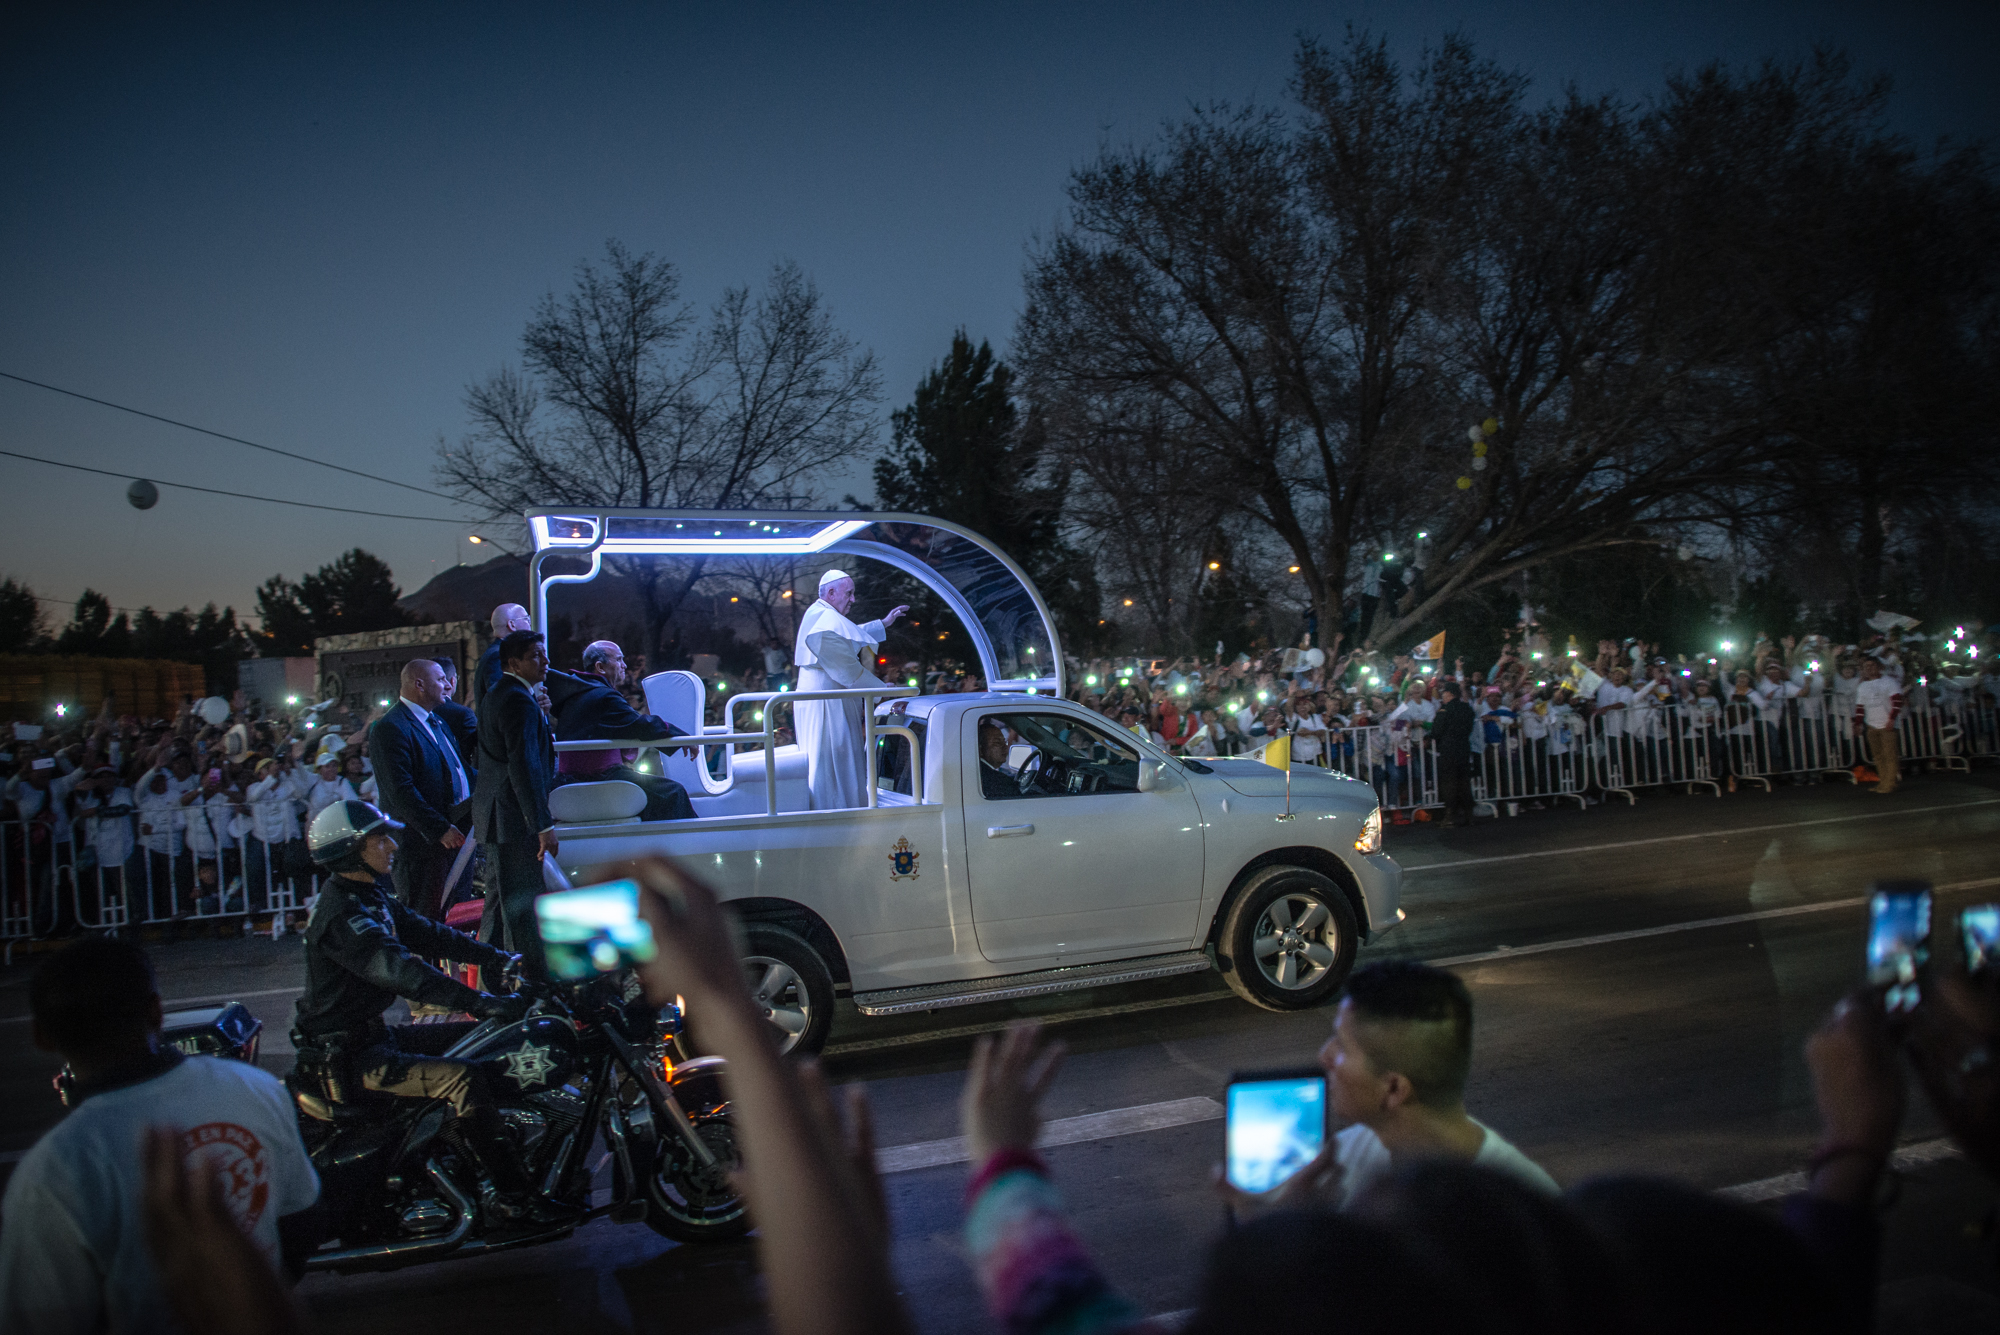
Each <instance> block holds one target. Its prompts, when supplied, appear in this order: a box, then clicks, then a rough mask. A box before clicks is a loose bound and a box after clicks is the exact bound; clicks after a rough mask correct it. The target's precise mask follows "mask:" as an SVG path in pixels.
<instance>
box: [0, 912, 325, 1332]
mask: <svg viewBox="0 0 2000 1335" xmlns="http://www.w3.org/2000/svg"><path fill="white" fill-rule="evenodd" d="M28 1004H29V1009H30V1012H31V1014H32V1017H33V1024H34V1031H33V1032H34V1042H35V1046H37V1047H39V1048H42V1049H44V1050H45V1051H50V1052H55V1053H57V1054H59V1055H60V1056H61V1057H62V1058H63V1060H64V1061H65V1062H66V1063H67V1064H68V1066H69V1068H70V1073H71V1076H72V1080H73V1084H72V1086H71V1090H70V1094H69V1102H70V1112H69V1115H68V1116H67V1117H65V1118H64V1119H63V1120H62V1121H61V1122H60V1123H58V1124H57V1125H56V1127H55V1128H54V1129H53V1130H51V1131H49V1132H48V1133H47V1134H46V1135H44V1136H43V1137H42V1138H41V1139H40V1140H39V1141H37V1142H36V1144H35V1146H34V1148H33V1149H31V1150H29V1151H28V1153H27V1155H26V1156H25V1157H24V1158H23V1159H22V1160H21V1163H20V1166H19V1167H18V1168H16V1169H15V1171H14V1176H13V1178H12V1179H11V1180H10V1181H9V1182H8V1184H7V1192H6V1198H5V1202H4V1207H0V1217H4V1223H0V1330H5V1331H7V1332H9V1333H10V1335H14V1333H15V1332H19V1335H71V1333H72V1332H74V1335H86V1333H87V1332H98V1331H113V1332H134V1333H138V1332H154V1331H159V1332H168V1331H178V1330H180V1329H182V1327H181V1325H180V1323H179V1322H178V1321H177V1320H175V1318H174V1316H173V1314H172V1312H171V1311H170V1310H169V1307H168V1304H167V1301H166V1299H165V1297H164V1296H163V1295H162V1293H161V1291H160V1283H159V1278H158V1276H157V1274H156V1272H155V1270H154V1267H153V1262H152V1259H151V1257H150V1255H149V1253H148V1250H147V1246H146V1227H145V1218H144V1212H143V1209H142V1206H141V1199H142V1191H143V1183H144V1178H143V1173H142V1168H141V1165H142V1159H141V1153H142V1144H143V1141H144V1139H145V1137H146V1135H147V1133H148V1130H149V1128H152V1127H156V1126H164V1127H168V1128H171V1129H172V1130H174V1131H175V1132H177V1133H179V1139H180V1145H181V1152H182V1154H183V1155H184V1156H185V1157H186V1158H187V1159H188V1160H196V1161H202V1162H203V1164H204V1166H205V1167H206V1168H207V1170H208V1172H210V1173H215V1174H218V1175H219V1177H220V1184H221V1189H222V1192H223V1199H224V1202H225V1203H226V1204H227V1206H228V1208H229V1211H230V1213H231V1214H232V1215H233V1216H234V1218H235V1222H236V1224H237V1226H238V1227H239V1228H241V1229H242V1230H243V1232H244V1234H245V1235H246V1236H247V1237H249V1238H250V1240H251V1241H252V1242H254V1243H255V1244H256V1245H257V1247H258V1249H259V1250H260V1251H261V1252H263V1254H264V1256H265V1258H266V1259H267V1260H268V1261H270V1262H272V1263H275V1262H276V1261H277V1260H278V1259H279V1257H280V1254H281V1253H283V1254H286V1255H289V1256H291V1257H293V1258H296V1259H299V1260H303V1257H304V1255H305V1253H306V1252H307V1251H309V1250H310V1246H311V1240H310V1237H309V1235H308V1232H307V1230H306V1229H304V1228H302V1227H301V1226H300V1225H301V1222H302V1221H301V1215H302V1212H304V1211H305V1210H307V1209H308V1208H309V1207H310V1206H311V1205H312V1204H313V1202H314V1201H315V1200H317V1199H318V1197H319V1178H318V1175H317V1174H316V1173H314V1171H313V1167H312V1164H311V1162H310V1161H309V1160H308V1159H307V1157H306V1152H305V1147H304V1146H303V1145H302V1144H300V1142H299V1132H298V1123H297V1121H296V1119H295V1117H294V1114H293V1112H292V1101H291V1098H290V1096H289V1095H288V1094H287V1093H286V1091H285V1087H284V1086H283V1085H281V1084H279V1083H278V1081H277V1080H276V1079H275V1078H273V1077H272V1076H270V1075H268V1074H266V1073H265V1072H263V1071H260V1070H258V1069H257V1068H256V1067H254V1066H252V1065H250V1064H249V1063H247V1062H240V1061H232V1060H228V1059H225V1058H220V1057H183V1056H182V1055H181V1054H180V1053H178V1052H176V1051H175V1050H174V1049H173V1048H171V1047H169V1046H167V1045H165V1044H164V1043H163V1042H162V1041H161V1037H160V1020H161V1013H160V997H159V990H158V987H157V985H156V984H155V982H154V978H153V971H152V967H151V965H150V963H149V962H148V961H147V959H146V954H145V952H144V951H143V950H141V949H140V948H139V947H138V946H136V945H134V944H132V943H131V942H128V941H121V940H118V939H116V938H110V937H87V938H85V939H83V940H81V941H77V942H74V943H72V944H70V945H68V946H65V947H64V948H63V949H62V950H60V951H58V952H56V953H55V954H54V955H52V956H50V957H49V959H48V961H47V962H46V963H44V964H43V965H42V966H41V967H40V968H39V969H37V970H36V971H35V975H34V978H33V980H32V981H31V982H30V983H29V987H28Z"/></svg>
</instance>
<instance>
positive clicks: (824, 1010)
mask: <svg viewBox="0 0 2000 1335" xmlns="http://www.w3.org/2000/svg"><path fill="white" fill-rule="evenodd" d="M743 936H744V943H745V946H746V949H745V950H744V952H743V976H744V978H745V979H746V980H747V981H748V982H749V984H750V995H751V998H752V1000H754V1001H755V1003H756V1005H757V1009H759V1010H760V1011H762V1012H763V1013H764V1018H765V1019H767V1020H769V1021H770V1022H771V1023H772V1024H773V1025H776V1026H777V1028H778V1032H779V1036H780V1039H781V1045H780V1047H779V1049H778V1050H779V1051H780V1052H782V1053H785V1054H786V1055H788V1056H790V1055H797V1056H800V1057H810V1056H811V1055H813V1054H814V1053H816V1052H818V1051H819V1050H820V1049H821V1048H823V1047H825V1046H826V1036H827V1033H828V1031H829V1030H831V1029H832V1028H833V974H832V972H831V971H830V970H829V969H828V968H827V967H826V961H825V960H823V959H821V958H820V957H819V952H818V951H816V950H814V949H813V948H812V947H811V946H810V945H807V944H806V940H805V938H804V937H802V936H800V935H799V934H798V933H797V932H794V931H790V930H788V929H787V928H783V927H780V926H778V925H777V924H776V923H767V922H753V923H749V924H747V925H746V926H745V928H744V931H743Z"/></svg>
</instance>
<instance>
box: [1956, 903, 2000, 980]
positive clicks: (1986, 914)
mask: <svg viewBox="0 0 2000 1335" xmlns="http://www.w3.org/2000/svg"><path fill="white" fill-rule="evenodd" d="M1958 932H1959V935H1960V936H1962V937H1963V938H1964V939H1965V968H1966V972H1968V973H1983V972H1984V971H1986V970H1988V969H1993V968H2000V904H1974V905H1973V906H1972V907H1971V908H1969V909H1967V910H1966V911H1965V912H1963V913H1961V914H1959V915H1958Z"/></svg>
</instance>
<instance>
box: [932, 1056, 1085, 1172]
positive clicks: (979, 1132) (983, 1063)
mask: <svg viewBox="0 0 2000 1335" xmlns="http://www.w3.org/2000/svg"><path fill="white" fill-rule="evenodd" d="M1067 1051H1068V1049H1067V1047H1066V1046H1065V1045H1064V1044H1063V1041H1062V1040H1061V1039H1050V1040H1048V1041H1047V1042H1044V1041H1043V1038H1042V1027H1041V1026H1040V1025H1038V1024H1035V1023H1034V1022H1032V1021H1026V1022H1023V1023H1021V1024H1016V1025H1012V1026H1010V1027H1009V1028H1008V1030H1007V1032H1006V1033H1004V1034H1002V1035H1000V1036H999V1038H998V1039H997V1040H996V1039H995V1038H994V1036H993V1035H991V1034H985V1035H982V1036H981V1037H980V1038H979V1040H978V1041H977V1042H975V1043H974V1044H973V1045H972V1064H971V1066H970V1067H969V1068H967V1070H966V1072H965V1092H964V1094H963V1095H961V1096H960V1098H959V1104H958V1113H959V1122H960V1124H961V1126H963V1128H964V1130H965V1147H966V1150H967V1152H968V1153H969V1154H970V1156H971V1159H972V1162H973V1165H974V1166H975V1167H977V1166H978V1165H980V1164H983V1163H985V1162H986V1161H987V1160H988V1159H991V1158H992V1157H993V1156H994V1155H995V1154H998V1153H999V1152H1000V1151H1001V1150H1007V1149H1013V1150H1032V1149H1034V1148H1035V1140H1036V1138H1037V1137H1038V1136H1039V1135H1040V1134H1041V1130H1042V1114H1041V1107H1040V1105H1041V1101H1042V1095H1043V1094H1045V1093H1047V1092H1048V1088H1049V1084H1050V1083H1051V1082H1052V1081H1053V1080H1054V1079H1055V1075H1056V1069H1057V1068H1058V1067H1060V1066H1061V1065H1062V1059H1063V1055H1064V1053H1065V1052H1067Z"/></svg>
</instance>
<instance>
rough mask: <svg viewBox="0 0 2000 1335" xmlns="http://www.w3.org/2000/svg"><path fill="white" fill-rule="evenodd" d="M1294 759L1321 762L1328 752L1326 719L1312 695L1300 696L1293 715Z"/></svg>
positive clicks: (1300, 761)
mask: <svg viewBox="0 0 2000 1335" xmlns="http://www.w3.org/2000/svg"><path fill="white" fill-rule="evenodd" d="M1290 722H1291V732H1292V759H1293V760H1295V761H1298V762H1299V763H1300V764H1305V765H1318V764H1321V763H1322V761H1321V757H1322V756H1324V755H1325V754H1326V720H1325V719H1324V718H1322V717H1321V716H1320V711H1319V704H1318V702H1316V701H1315V700H1314V699H1313V698H1312V697H1311V696H1305V695H1302V696H1299V697H1298V698H1297V699H1296V701H1295V702H1294V704H1293V708H1292V717H1291V720H1290Z"/></svg>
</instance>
